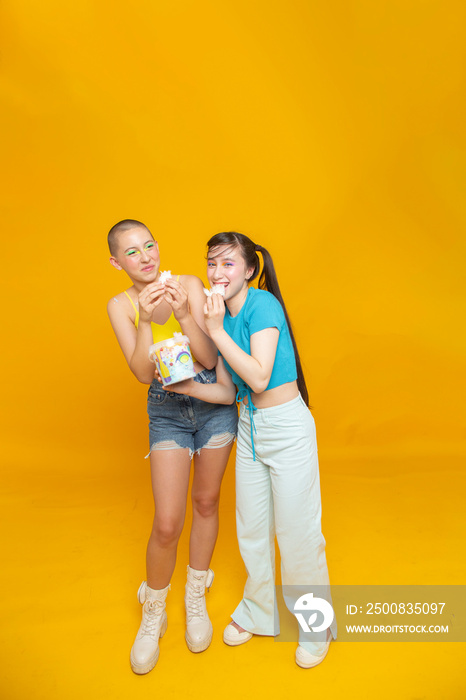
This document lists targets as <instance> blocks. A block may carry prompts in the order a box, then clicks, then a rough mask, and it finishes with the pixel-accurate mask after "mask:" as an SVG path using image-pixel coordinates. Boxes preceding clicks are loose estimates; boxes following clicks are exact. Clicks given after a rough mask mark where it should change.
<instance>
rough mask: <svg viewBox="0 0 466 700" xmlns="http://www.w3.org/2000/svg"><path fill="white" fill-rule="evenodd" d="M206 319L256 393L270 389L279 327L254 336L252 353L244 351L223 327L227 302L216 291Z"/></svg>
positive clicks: (217, 341)
mask: <svg viewBox="0 0 466 700" xmlns="http://www.w3.org/2000/svg"><path fill="white" fill-rule="evenodd" d="M204 310H205V320H206V326H207V330H208V332H209V335H210V337H211V338H212V340H213V341H214V343H215V344H216V346H217V347H218V349H219V350H220V352H221V354H222V356H223V357H224V358H225V360H226V361H227V362H228V364H229V365H230V367H231V368H232V369H233V370H234V371H235V372H236V373H237V374H238V375H239V376H240V377H241V378H242V379H243V380H244V381H245V382H246V384H248V385H249V386H250V387H251V389H252V390H253V392H254V393H255V394H260V393H262V392H263V391H265V390H266V388H267V386H268V384H269V381H270V377H271V375H272V370H273V365H274V362H275V354H276V352H277V344H278V337H279V334H280V332H279V330H278V328H275V327H271V328H264V330H262V331H259V332H257V333H253V335H252V336H251V354H250V355H249V354H248V353H247V352H245V351H244V350H242V349H241V348H240V347H239V346H238V345H237V344H236V343H235V342H234V340H232V339H231V338H230V336H229V335H228V333H227V332H226V331H225V330H224V328H223V317H224V315H225V303H224V301H223V299H222V297H221V296H220V295H219V294H213V295H212V296H211V297H209V298H208V299H207V301H206V303H205V307H204Z"/></svg>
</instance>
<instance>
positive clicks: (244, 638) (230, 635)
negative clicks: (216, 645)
mask: <svg viewBox="0 0 466 700" xmlns="http://www.w3.org/2000/svg"><path fill="white" fill-rule="evenodd" d="M250 639H252V634H251V632H246V631H244V632H240V631H239V630H237V629H236V627H235V626H234V625H232V624H231V622H230V624H229V625H227V626H226V627H225V629H224V631H223V641H224V642H225V644H228V646H230V647H237V646H239V645H240V644H245V643H246V642H249V640H250Z"/></svg>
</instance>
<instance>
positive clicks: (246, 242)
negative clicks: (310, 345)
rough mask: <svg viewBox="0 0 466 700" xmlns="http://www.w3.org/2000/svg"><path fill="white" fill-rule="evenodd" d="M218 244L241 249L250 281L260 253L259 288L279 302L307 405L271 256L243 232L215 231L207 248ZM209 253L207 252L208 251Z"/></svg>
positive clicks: (302, 380) (300, 371)
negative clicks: (250, 271)
mask: <svg viewBox="0 0 466 700" xmlns="http://www.w3.org/2000/svg"><path fill="white" fill-rule="evenodd" d="M219 245H230V246H232V247H235V248H237V247H239V248H240V250H241V255H242V256H243V259H244V261H245V263H246V266H247V267H248V268H253V270H254V271H253V273H252V275H251V277H250V278H249V280H250V281H252V280H253V279H255V278H256V277H257V275H258V274H259V271H260V260H259V256H258V254H257V253H261V255H262V260H263V262H264V265H263V268H262V272H261V274H260V277H259V283H258V286H259V289H265V290H266V291H267V292H270V293H271V294H273V295H274V297H276V298H277V299H278V301H279V302H280V304H281V306H282V309H283V313H284V314H285V319H286V322H287V324H288V329H289V331H290V337H291V342H292V344H293V350H294V356H295V360H296V371H297V374H298V379H297V381H298V389H299V391H300V394H301V396H302V397H303V400H304V402H305V404H306V406H309V394H308V391H307V386H306V381H305V379H304V373H303V369H302V366H301V360H300V358H299V353H298V348H297V346H296V341H295V339H294V334H293V330H292V327H291V321H290V318H289V316H288V312H287V310H286V307H285V302H284V301H283V297H282V293H281V291H280V286H279V284H278V279H277V274H276V272H275V267H274V264H273V261H272V256H271V255H270V253H269V251H268V250H266V248H263V246H261V245H256V244H255V243H253V241H251V239H250V238H248V237H247V236H245V235H244V234H243V233H237V232H236V231H225V232H223V233H217V234H216V235H215V236H212V238H211V239H210V240H209V241H207V247H208V250H209V251H211V250H212V249H213V248H215V247H216V246H219ZM208 254H209V253H208Z"/></svg>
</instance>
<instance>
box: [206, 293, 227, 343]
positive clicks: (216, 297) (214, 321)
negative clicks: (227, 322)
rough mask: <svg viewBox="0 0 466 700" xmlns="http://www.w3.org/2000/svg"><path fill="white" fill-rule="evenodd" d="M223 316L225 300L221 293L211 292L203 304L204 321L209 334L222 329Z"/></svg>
mask: <svg viewBox="0 0 466 700" xmlns="http://www.w3.org/2000/svg"><path fill="white" fill-rule="evenodd" d="M224 316H225V301H224V299H223V297H222V295H221V294H212V296H210V297H207V300H206V303H205V304H204V321H205V325H206V328H207V332H208V333H209V335H210V336H212V333H215V331H218V330H222V329H223V319H224Z"/></svg>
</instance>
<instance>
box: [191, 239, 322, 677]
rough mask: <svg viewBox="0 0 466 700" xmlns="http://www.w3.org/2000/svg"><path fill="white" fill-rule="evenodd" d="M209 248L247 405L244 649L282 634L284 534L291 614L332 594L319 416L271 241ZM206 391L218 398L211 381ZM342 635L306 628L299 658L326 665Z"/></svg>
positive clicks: (240, 618)
mask: <svg viewBox="0 0 466 700" xmlns="http://www.w3.org/2000/svg"><path fill="white" fill-rule="evenodd" d="M207 245H208V254H207V258H208V263H207V264H208V268H207V275H208V279H209V282H210V284H211V285H218V286H221V287H223V290H224V294H218V293H214V294H212V295H211V296H210V297H208V298H207V301H206V305H205V308H204V314H205V325H206V328H207V332H208V333H209V335H210V337H211V338H212V340H213V341H214V342H215V344H216V346H217V347H218V349H219V352H220V354H221V356H222V357H223V361H224V364H225V366H226V368H227V370H228V371H229V372H230V374H231V376H232V379H233V381H234V383H235V384H236V387H237V390H238V393H237V400H238V401H240V402H241V406H240V416H239V426H238V441H237V453H236V502H237V534H238V541H239V546H240V551H241V555H242V557H243V561H244V563H245V566H246V569H247V573H248V578H247V581H246V586H245V589H244V595H243V599H242V601H241V602H240V604H239V605H238V607H237V608H236V610H235V611H234V612H233V615H232V618H233V622H231V623H230V624H229V625H228V626H227V627H226V629H225V631H224V641H225V643H226V644H229V645H231V646H236V645H238V644H243V643H245V642H247V641H249V640H250V639H251V637H252V636H253V635H254V634H258V635H271V636H275V635H277V634H278V632H279V622H278V611H277V605H276V599H275V561H274V559H275V557H274V538H275V535H276V536H277V540H278V545H279V548H280V555H281V572H282V585H283V587H284V591H286V593H285V595H284V597H285V602H286V604H287V607H288V608H289V609H290V610H291V612H295V604H296V603H297V601H298V600H299V599H301V595H300V593H302V592H303V591H306V590H307V591H311V590H313V587H314V590H316V591H317V592H318V594H319V595H322V594H323V593H322V592H323V591H325V594H326V597H327V600H328V598H329V591H328V587H329V579H328V571H327V563H326V557H325V539H324V537H323V535H322V531H321V524H320V520H321V499H320V483H319V467H318V458H317V444H316V433H315V425H314V419H313V417H312V415H311V413H310V411H309V408H308V392H307V388H306V384H305V381H304V375H303V372H302V368H301V362H300V359H299V354H298V351H297V348H296V343H295V340H294V337H293V333H292V330H291V325H290V322H289V318H288V314H287V312H286V309H285V304H284V302H283V298H282V295H281V292H280V287H279V284H278V281H277V276H276V274H275V269H274V265H273V262H272V258H271V256H270V254H269V253H268V251H267V250H266V249H265V248H263V247H262V246H260V245H256V244H255V243H253V241H251V240H250V239H249V238H248V237H247V236H245V235H243V234H240V233H236V232H225V233H219V234H217V235H215V236H213V237H212V238H211V239H210V240H209V241H208V244H207ZM258 253H260V254H261V256H262V259H263V269H262V273H261V275H260V278H259V285H258V286H259V288H258V289H256V288H254V287H252V286H250V282H251V281H252V280H254V279H255V278H256V277H257V276H258V274H259V271H260V259H259V256H258ZM217 289H218V287H217ZM183 391H184V389H183ZM188 391H189V390H188ZM203 398H205V399H206V400H209V399H208V387H204V396H203ZM303 587H304V588H303ZM332 616H333V612H332ZM309 631H311V633H310V634H309ZM332 637H333V638H336V624H335V621H334V620H333V621H332V624H331V625H330V627H329V629H326V630H325V632H321V633H318V632H316V633H315V634H313V633H312V628H308V630H307V632H305V631H304V630H303V629H302V628H301V627H300V636H299V644H298V648H297V650H296V656H295V659H296V663H297V664H298V665H299V666H301V667H303V668H311V667H312V666H315V665H317V664H318V663H320V662H321V661H322V660H323V659H324V657H325V655H326V654H327V651H328V647H329V644H330V641H331V639H332Z"/></svg>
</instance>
